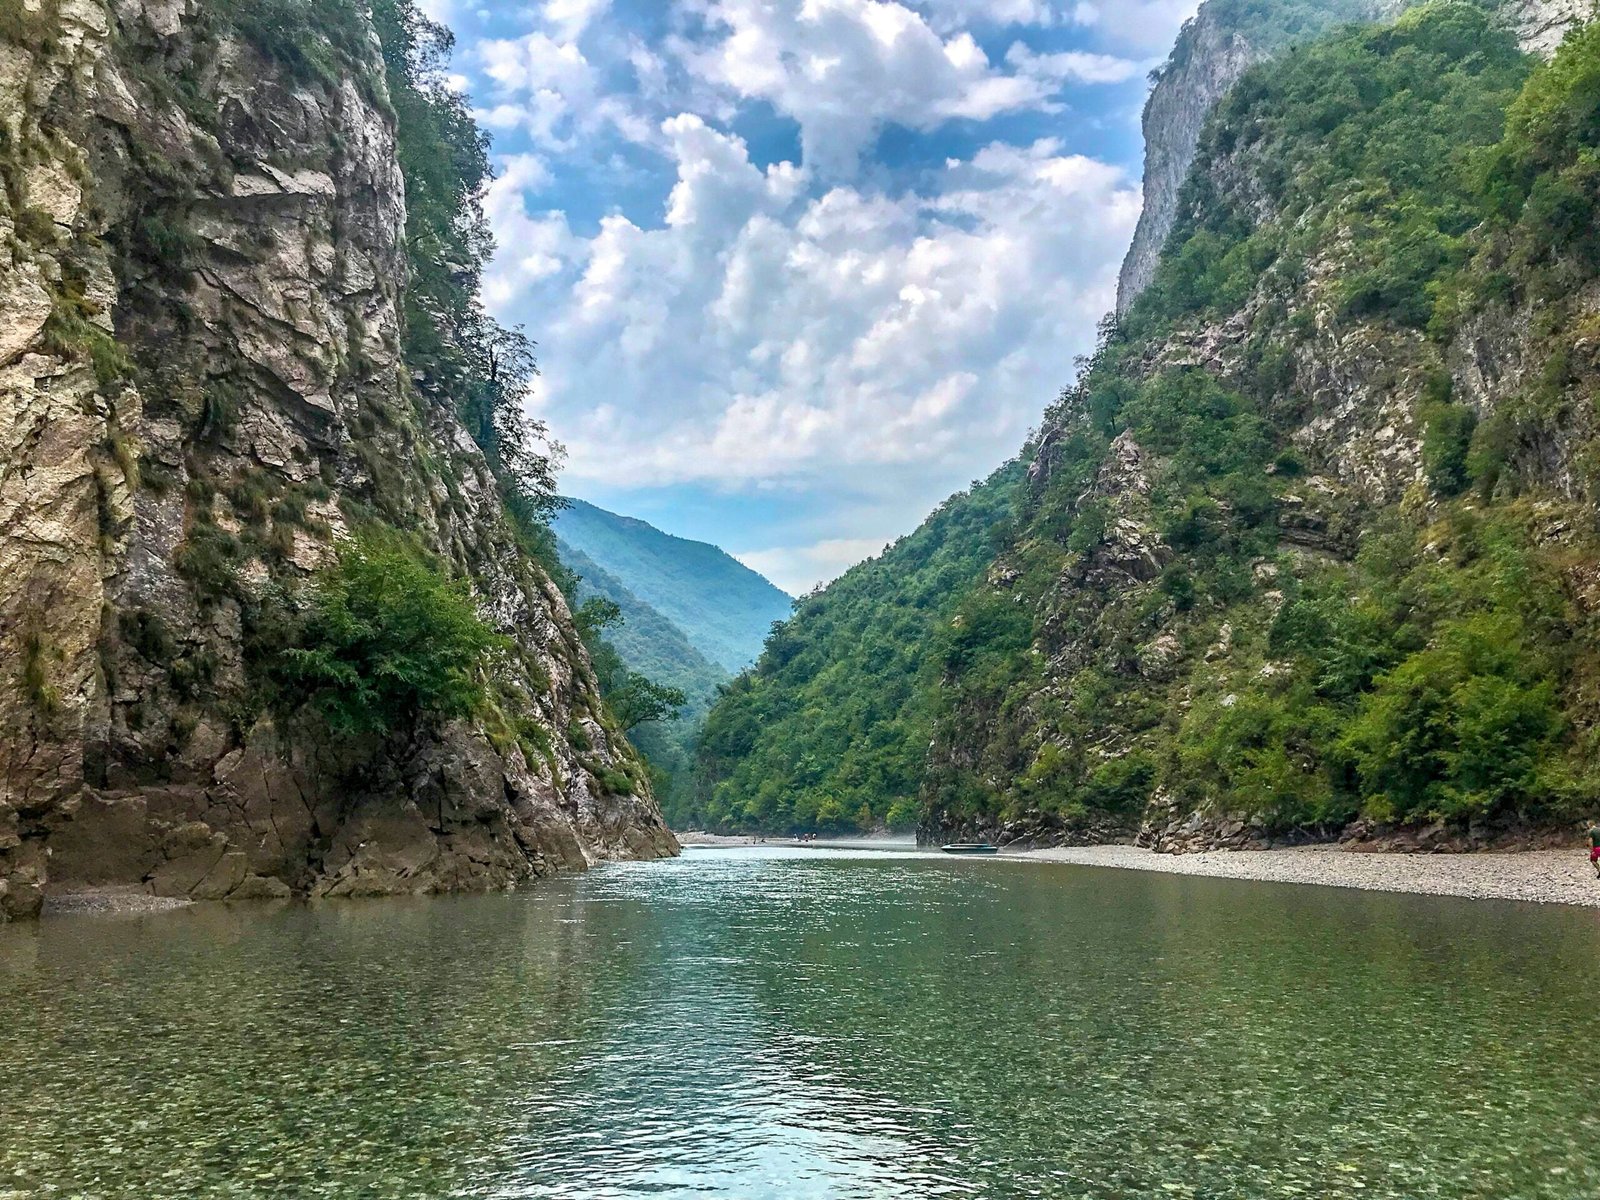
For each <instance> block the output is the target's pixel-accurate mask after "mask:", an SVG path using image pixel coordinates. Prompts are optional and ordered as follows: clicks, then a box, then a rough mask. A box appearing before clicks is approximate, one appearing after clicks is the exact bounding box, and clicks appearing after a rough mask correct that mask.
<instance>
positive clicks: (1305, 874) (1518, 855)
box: [999, 846, 1600, 908]
mask: <svg viewBox="0 0 1600 1200" xmlns="http://www.w3.org/2000/svg"><path fill="white" fill-rule="evenodd" d="M999 857H1001V858H1005V859H1011V860H1015V861H1020V862H1049V863H1064V864H1067V865H1069V866H1080V867H1101V868H1106V869H1111V870H1123V871H1152V872H1156V873H1158V874H1163V875H1193V876H1199V877H1203V878H1208V879H1242V880H1248V881H1251V882H1255V883H1301V884H1310V885H1314V886H1319V887H1343V888H1356V889H1358V890H1360V891H1372V892H1400V893H1406V894H1410V895H1419V896H1457V897H1461V898H1465V899H1470V900H1519V901H1523V902H1525V903H1531V904H1568V905H1577V906H1581V907H1585V908H1600V879H1597V878H1596V877H1595V873H1594V868H1592V867H1591V866H1590V865H1589V858H1588V854H1587V852H1586V850H1585V849H1584V848H1574V849H1571V850H1521V851H1513V852H1501V853H1496V852H1482V853H1476V854H1402V853H1371V854H1362V853H1355V852H1352V851H1349V850H1340V849H1339V848H1338V847H1336V846H1296V847H1290V848H1284V849H1279V850H1208V851H1205V852H1204V853H1201V854H1157V853H1156V852H1155V851H1154V850H1142V849H1140V848H1138V847H1137V846H1062V847H1056V848H1053V849H1047V850H1015V851H1011V850H1002V851H1001V852H1000V855H999Z"/></svg>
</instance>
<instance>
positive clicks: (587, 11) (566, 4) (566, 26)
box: [540, 0, 611, 42]
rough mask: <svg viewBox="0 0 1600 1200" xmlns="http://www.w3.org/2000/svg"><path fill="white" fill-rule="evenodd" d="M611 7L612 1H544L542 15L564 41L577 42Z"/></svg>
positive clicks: (541, 9)
mask: <svg viewBox="0 0 1600 1200" xmlns="http://www.w3.org/2000/svg"><path fill="white" fill-rule="evenodd" d="M610 7H611V0H544V4H543V5H542V6H541V8H540V15H541V16H542V17H543V18H544V21H545V24H546V25H548V26H551V27H552V28H554V29H556V30H557V31H558V32H559V33H560V35H561V37H562V38H563V39H564V40H566V41H569V42H575V41H577V40H578V39H579V38H580V37H582V36H583V34H584V31H585V30H587V29H588V28H589V26H590V24H591V23H592V22H593V21H594V20H595V19H596V18H598V17H600V16H603V15H604V14H605V12H606V10H607V9H609V8H610Z"/></svg>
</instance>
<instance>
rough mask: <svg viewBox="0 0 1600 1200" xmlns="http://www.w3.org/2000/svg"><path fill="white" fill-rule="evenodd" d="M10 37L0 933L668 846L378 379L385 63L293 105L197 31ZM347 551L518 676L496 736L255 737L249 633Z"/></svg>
mask: <svg viewBox="0 0 1600 1200" xmlns="http://www.w3.org/2000/svg"><path fill="white" fill-rule="evenodd" d="M17 4H18V0H12V2H11V3H10V4H8V5H7V6H6V7H5V9H4V10H0V173H3V181H4V189H3V190H0V242H3V243H4V245H5V253H4V254H0V663H3V664H4V671H3V675H0V919H3V918H4V917H5V916H6V915H12V916H15V915H27V914H30V913H32V912H35V911H37V909H38V907H39V904H40V902H41V898H42V895H43V893H44V889H45V888H46V887H47V886H55V885H62V886H73V885H97V884H136V885H143V886H145V887H147V888H149V889H151V890H153V891H155V892H157V893H158V894H163V895H179V896H193V897H201V898H224V897H233V898H239V897H249V896H269V895H286V894H289V893H290V892H300V893H305V892H312V893H318V894H377V893H387V892H415V891H429V890H444V889H456V888H485V887H498V886H504V885H508V884H512V883H515V882H517V881H520V880H523V879H526V878H529V877H531V876H534V875H537V874H540V873H542V872H545V871H547V870H552V869H557V868H562V867H579V866H582V865H584V864H586V863H589V862H592V861H594V860H596V859H599V858H607V857H649V856H657V855H664V854H670V853H673V852H675V850H676V844H675V842H674V840H673V839H672V836H671V834H670V833H669V832H668V831H667V829H666V828H665V826H664V824H663V823H662V821H661V818H660V815H659V812H658V811H657V809H656V806H655V803H654V801H653V800H652V799H651V797H650V794H649V789H648V785H647V783H646V782H645V772H644V771H643V769H642V765H641V764H640V763H639V762H638V760H637V758H636V757H635V755H634V754H633V752H632V750H631V749H630V748H629V747H628V746H627V744H626V742H625V741H624V740H623V739H622V738H621V736H620V734H619V733H618V732H617V731H616V730H615V728H614V726H612V724H611V723H610V721H609V718H607V717H606V716H605V715H604V709H603V705H602V704H601V703H600V701H599V698H598V695H597V693H596V686H595V683H594V680H593V677H592V674H591V671H590V669H589V665H588V661H587V658H586V656H585V654H584V651H583V648H582V646H581V644H580V643H579V641H578V638H577V635H576V633H575V631H574V629H573V626H572V622H571V618H570V614H569V613H568V611H567V609H566V606H565V604H564V601H563V599H562V597H561V594H560V592H559V591H558V590H557V589H556V588H555V587H554V586H553V585H552V584H551V582H550V581H549V580H548V579H547V578H546V577H545V576H544V575H543V573H542V572H541V571H540V570H539V569H538V568H537V567H536V566H534V565H533V564H532V563H531V562H530V561H529V560H528V558H527V557H526V556H525V555H524V554H523V553H522V552H521V550H520V549H519V547H518V544H517V542H516V541H515V539H514V537H513V536H512V533H511V531H510V529H509V527H508V525H507V523H506V520H505V517H504V514H503V512H502V510H501V506H500V501H499V499H498V491H497V488H496V486H495V481H494V479H493V478H492V476H491V474H490V472H489V470H488V467H487V465H486V463H485V461H484V459H483V457H482V455H481V454H480V452H479V451H478V450H477V448H476V446H475V445H474V444H473V442H472V440H471V439H470V438H469V437H468V436H467V434H466V433H465V431H464V430H463V428H462V426H461V424H460V422H459V421H458V420H457V418H456V416H455V415H454V411H453V409H452V407H451V406H450V404H449V403H448V401H446V400H443V399H441V398H429V397H426V396H424V395H422V394H421V393H420V392H419V390H418V388H417V387H416V386H414V384H413V382H412V380H411V379H410V377H409V373H408V371H407V369H406V366H405V364H404V362H403V361H402V358H401V353H400V317H399V306H400V300H401V290H400V289H401V288H402V287H403V286H404V281H405V278H406V269H407V268H406V255H405V250H404V246H403V242H402V238H403V231H404V226H405V189H404V186H403V181H402V178H401V174H400V169H399V166H398V164H397V161H396V155H395V139H394V130H393V126H392V121H393V117H392V115H391V114H390V112H389V110H388V107H387V103H386V100H385V97H384V90H383V83H382V69H381V65H380V64H379V62H378V57H377V55H378V48H377V45H376V42H375V40H372V39H370V38H369V40H370V41H371V44H370V46H368V47H366V49H365V51H364V57H365V58H366V60H367V64H366V69H364V70H361V71H358V72H350V73H347V75H346V76H343V77H338V76H327V75H321V76H319V75H317V74H316V73H306V72H299V73H297V72H294V71H291V70H289V69H288V68H286V67H285V66H284V65H283V64H282V63H281V62H280V61H278V60H276V59H270V58H268V57H266V56H265V55H263V54H262V53H261V52H260V51H259V50H258V49H256V48H255V47H254V46H253V45H252V44H250V43H249V42H248V41H247V40H245V39H243V38H241V37H239V36H237V35H235V34H234V33H232V32H231V31H230V29H229V27H228V26H226V25H225V24H223V22H222V21H220V20H219V19H218V18H217V17H216V16H215V13H214V8H215V6H213V5H211V4H210V3H208V2H205V0H117V2H116V3H115V4H106V3H102V2H101V0H20V6H21V7H20V10H19V9H18V7H17ZM352 514H362V515H371V516H376V517H378V518H380V519H382V520H385V521H387V522H389V523H391V524H394V525H397V526H400V527H402V528H405V529H407V530H409V531H411V532H413V533H415V534H417V535H418V537H419V538H420V539H421V540H422V541H423V542H424V543H425V544H426V545H427V546H428V547H429V548H430V549H431V550H433V551H434V552H435V553H437V554H438V555H439V556H440V557H441V558H442V559H443V560H444V561H445V562H446V563H448V564H450V566H451V567H452V568H453V569H454V570H455V571H456V572H457V573H459V574H460V575H461V576H463V577H465V578H469V579H470V580H471V581H472V584H473V589H474V593H475V596H476V598H477V600H478V602H479V605H480V608H481V611H482V612H483V614H484V615H485V617H486V618H487V619H489V620H490V621H491V623H492V624H494V625H495V626H496V627H497V628H498V629H499V630H500V631H502V632H503V633H505V634H507V635H509V636H510V637H511V638H512V639H513V649H512V651H511V652H509V653H508V654H506V655H505V656H504V657H503V661H502V662H501V663H500V664H499V665H498V667H497V677H498V686H497V689H496V695H497V697H498V699H497V701H496V704H497V707H496V709H495V711H494V712H492V713H490V714H488V715H486V716H484V717H483V718H481V719H478V720H474V721H471V722H455V723H452V724H448V725H445V726H443V727H432V726H427V725H419V726H418V727H417V728H415V729H411V730H407V731H404V732H401V733H397V734H395V735H394V736H392V737H389V738H386V739H376V740H372V739H369V740H368V741H367V742H354V743H352V742H349V741H343V742H340V741H336V740H332V739H326V738H318V737H315V736H311V735H310V734H309V733H307V732H306V731H303V730H300V729H298V728H284V729H278V728H275V726H274V723H273V721H272V720H271V719H270V718H269V717H267V716H264V715H262V714H261V713H260V712H258V711H255V710H254V709H253V708H252V706H251V705H250V704H249V703H248V702H247V698H248V694H249V687H248V678H247V676H248V666H247V648H246V643H247V640H248V629H247V625H248V617H249V613H250V611H251V607H252V602H253V600H254V599H255V598H257V597H259V596H261V595H263V594H265V593H266V592H267V591H268V590H270V589H273V588H281V587H284V586H294V585H296V584H297V583H298V582H300V581H303V580H304V579H306V578H307V577H308V576H309V575H310V573H312V572H314V571H315V570H316V569H317V568H318V567H319V566H321V565H323V564H324V562H325V561H326V560H327V559H328V557H329V554H330V549H331V547H332V546H333V545H334V544H335V542H336V540H337V539H338V537H339V536H340V534H341V533H342V532H344V531H345V530H346V529H347V527H348V525H349V522H350V521H351V520H352V519H353V518H352Z"/></svg>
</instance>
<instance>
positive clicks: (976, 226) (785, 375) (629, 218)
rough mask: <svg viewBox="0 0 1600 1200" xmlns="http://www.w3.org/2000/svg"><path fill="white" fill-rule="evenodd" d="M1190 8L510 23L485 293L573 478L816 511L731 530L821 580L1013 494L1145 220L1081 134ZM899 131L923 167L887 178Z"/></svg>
mask: <svg viewBox="0 0 1600 1200" xmlns="http://www.w3.org/2000/svg"><path fill="white" fill-rule="evenodd" d="M429 3H431V4H432V5H433V6H434V7H435V8H436V9H437V8H440V7H441V6H445V5H447V4H448V0H429ZM458 7H459V8H461V9H462V10H465V8H466V6H464V5H463V6H458ZM1193 7H1194V0H1117V3H1115V4H1113V3H1111V2H1110V0H682V2H681V3H680V4H677V5H675V6H673V7H672V8H671V9H670V10H663V12H662V13H661V14H659V15H660V16H661V20H660V21H658V22H656V23H654V24H650V23H648V22H644V23H641V22H639V21H636V20H632V19H630V18H629V17H628V16H627V11H628V6H625V5H612V4H611V2H610V0H529V3H527V4H525V5H523V6H520V7H517V8H516V9H515V10H514V12H513V10H512V9H510V8H507V9H504V10H498V9H497V10H494V11H493V13H492V14H491V16H492V24H490V25H489V26H487V28H491V29H492V30H493V33H494V36H487V37H480V38H478V39H474V40H473V41H472V42H470V43H469V44H467V45H466V46H465V47H464V48H463V53H462V55H461V57H460V59H459V60H458V63H459V65H461V66H462V67H463V69H464V70H466V71H468V72H469V73H470V76H471V79H472V83H473V86H472V93H473V96H474V99H475V101H476V104H477V106H478V110H477V111H478V112H479V116H480V119H481V120H483V122H484V123H485V124H486V125H487V126H488V127H489V128H490V129H491V130H492V131H493V132H494V133H495V134H496V140H497V146H498V147H499V148H500V150H501V154H500V159H499V167H500V177H499V178H498V179H497V180H496V182H495V183H494V184H493V186H492V187H491V188H490V190H489V192H488V195H487V197H486V210H487V212H488V214H489V217H490V220H491V222H492V224H493V226H494V228H495V231H496V235H497V240H498V244H499V252H498V255H497V257H496V260H495V262H494V264H493V268H492V270H491V272H490V273H489V276H488V278H487V279H486V296H487V299H488V301H489V303H490V305H491V307H492V308H494V310H495V311H496V312H497V314H498V315H500V316H501V317H502V318H503V319H506V320H509V321H512V322H516V323H521V324H525V325H526V326H527V327H528V329H529V330H530V332H531V333H532V334H533V335H534V336H536V337H537V339H538V341H539V343H540V358H541V367H542V369H543V378H542V380H541V382H540V386H539V390H538V391H537V393H536V394H535V397H534V399H533V401H532V403H533V405H534V406H535V407H536V408H537V410H538V415H540V416H542V417H545V418H547V419H548V420H549V421H550V423H551V425H552V427H553V428H554V430H555V431H556V433H557V435H558V436H559V437H560V438H561V440H562V441H563V442H565V443H566V445H567V446H568V449H569V451H570V458H569V463H568V467H567V474H566V480H567V484H568V486H569V487H570V488H571V490H573V491H574V492H575V493H576V494H579V495H584V494H586V493H587V494H591V495H593V494H596V493H605V494H607V495H610V496H612V497H614V498H615V497H617V496H619V495H620V494H622V493H625V492H627V491H628V489H638V490H640V492H641V494H644V493H646V492H649V494H651V495H656V496H665V495H669V494H671V495H677V494H680V489H687V493H683V494H693V495H695V496H697V497H701V498H706V497H713V496H714V497H719V498H720V497H727V496H729V495H738V496H741V497H746V496H759V497H761V498H762V502H761V505H760V507H761V508H762V511H763V512H764V513H767V514H770V513H772V512H775V511H782V512H784V513H786V514H791V513H792V515H785V516H783V517H781V518H773V517H771V516H770V515H768V516H766V517H764V518H763V519H762V520H761V521H759V522H757V521H754V520H752V521H751V523H750V524H749V527H748V536H745V535H744V529H745V522H744V521H743V519H742V518H741V519H740V521H739V529H740V531H741V532H740V534H739V535H738V536H736V537H734V538H731V539H730V538H723V539H722V540H724V541H725V542H726V543H727V544H729V546H730V549H732V550H734V551H735V552H739V553H741V556H742V557H743V558H744V559H745V560H746V561H747V562H749V563H750V564H751V565H753V566H755V567H756V568H757V569H759V570H762V571H763V572H764V573H767V574H768V575H769V576H771V577H772V578H774V579H775V580H777V581H778V582H779V583H780V584H781V585H783V586H785V587H787V588H790V589H791V590H805V588H807V587H808V586H809V585H810V584H811V583H813V582H815V581H816V580H817V579H820V578H831V577H832V576H834V575H837V574H838V573H839V572H840V571H841V570H843V569H844V568H845V567H847V566H848V565H849V564H850V563H851V562H854V561H856V560H858V559H859V558H861V557H863V556H865V555H867V554H871V553H875V552H876V551H877V550H879V549H880V548H881V547H882V545H883V544H884V543H885V542H886V541H888V540H891V539H892V538H893V537H894V536H897V535H898V534H900V533H904V532H906V531H908V530H909V529H910V528H911V527H912V526H913V525H915V523H916V522H917V520H918V519H920V517H921V516H922V515H923V514H925V513H926V512H927V511H929V510H931V508H932V507H933V506H935V505H936V504H937V503H938V502H939V501H940V500H941V499H943V498H944V497H945V496H946V495H948V494H949V493H950V492H951V491H952V490H954V489H955V488H958V487H961V486H964V485H965V483H966V481H968V480H969V479H971V478H973V477H974V476H981V475H984V474H987V473H988V471H989V470H991V469H992V468H993V467H994V466H995V465H997V464H998V463H999V462H1001V461H1002V460H1003V459H1005V458H1006V457H1007V456H1008V455H1010V454H1011V453H1014V452H1015V450H1016V449H1017V447H1018V445H1019V444H1020V442H1021V439H1022V436H1023V434H1024V432H1025V431H1026V429H1027V427H1028V426H1029V425H1030V424H1032V423H1033V422H1034V421H1035V420H1037V417H1038V414H1039V412H1040V411H1041V410H1042V408H1043V407H1044V405H1045V404H1046V403H1047V402H1048V401H1049V399H1050V398H1051V396H1053V394H1054V393H1055V391H1056V389H1058V388H1059V387H1060V386H1061V385H1062V384H1064V383H1066V382H1068V381H1069V376H1070V372H1071V364H1072V359H1073V357H1074V355H1075V354H1077V353H1080V352H1082V351H1084V350H1087V349H1088V348H1089V347H1090V345H1091V343H1092V340H1093V337H1094V331H1095V327H1096V324H1097V322H1098V320H1099V318H1100V317H1101V316H1102V315H1103V314H1104V313H1105V312H1106V311H1107V310H1108V309H1109V308H1110V307H1111V305H1112V302H1113V299H1114V290H1115V275H1116V269H1117V267H1118V265H1119V263H1120V259H1121V255H1122V252H1123V250H1124V248H1125V247H1126V245H1127V241H1128V238H1129V236H1130V234H1131V231H1132V228H1133V225H1134V223H1135V221H1136V219H1137V216H1138V208H1139V196H1138V190H1137V183H1136V181H1135V180H1134V179H1132V178H1131V177H1130V174H1129V173H1128V171H1125V170H1123V169H1121V168H1119V167H1117V166H1114V165H1111V164H1108V163H1107V162H1104V161H1099V160H1097V159H1096V158H1093V157H1088V156H1086V155H1084V154H1082V153H1078V152H1075V151H1076V150H1078V149H1079V148H1081V147H1082V146H1084V145H1087V144H1096V143H1094V142H1092V141H1090V140H1089V139H1085V138H1081V137H1080V136H1079V130H1080V129H1087V128H1089V127H1090V126H1091V125H1092V124H1093V123H1094V122H1095V121H1097V120H1101V118H1104V117H1105V116H1106V115H1107V114H1108V113H1114V114H1115V116H1116V119H1117V120H1118V121H1119V122H1124V123H1125V117H1126V114H1127V110H1128V109H1129V108H1130V107H1131V105H1132V103H1133V99H1134V97H1133V95H1132V93H1133V92H1134V91H1135V90H1136V89H1135V88H1131V87H1128V86H1126V85H1128V84H1130V83H1132V82H1134V81H1137V80H1138V79H1139V78H1140V76H1141V75H1142V73H1143V71H1144V70H1145V69H1147V68H1148V66H1150V65H1151V61H1152V59H1151V55H1152V54H1153V53H1158V52H1159V51H1160V50H1164V49H1165V46H1166V44H1167V43H1169V42H1170V39H1171V36H1172V34H1173V33H1175V32H1176V28H1177V26H1178V24H1179V23H1180V22H1181V20H1182V19H1183V17H1184V16H1186V15H1188V13H1189V12H1190V11H1192V9H1193ZM479 11H480V12H488V11H489V10H479ZM484 19H485V20H490V18H488V17H486V18H484ZM1093 97H1106V99H1105V101H1104V102H1103V103H1101V104H1099V107H1098V108H1097V107H1096V105H1097V103H1099V102H1097V101H1095V100H1094V99H1093ZM1069 102H1070V106H1071V109H1070V112H1069V109H1068V104H1069ZM1040 113H1059V114H1060V116H1059V117H1058V118H1056V120H1057V121H1058V124H1057V126H1056V129H1057V130H1059V133H1060V136H1059V137H1058V138H1045V139H1042V140H1035V134H1036V133H1037V131H1038V129H1039V127H1040V122H1039V120H1038V114H1040ZM1074 113H1082V114H1083V115H1082V117H1078V116H1074V115H1071V114H1074ZM791 123H792V124H791ZM953 124H956V125H957V126H958V132H957V133H955V134H953V135H952V134H950V133H949V130H950V128H951V127H952V125H953ZM1103 124H1104V122H1103V121H1102V125H1103ZM891 127H894V128H898V129H900V130H902V131H906V132H907V133H908V135H909V136H914V137H915V138H916V139H918V141H919V145H918V148H917V153H916V154H915V155H914V156H912V158H911V160H910V161H909V162H907V163H893V164H886V163H882V162H874V161H871V158H870V155H869V154H868V153H867V152H868V151H869V150H870V149H871V148H872V147H873V146H874V145H875V143H876V139H877V138H878V135H879V134H880V133H881V132H882V131H883V130H885V129H887V128H891ZM1129 128H1131V126H1129ZM1023 130H1026V131H1027V132H1025V133H1024V132H1022V131H1023ZM736 131H737V132H736ZM739 132H743V133H747V134H749V135H750V136H751V138H752V139H753V140H754V142H755V147H756V148H755V150H754V151H753V150H752V147H751V145H750V144H747V142H746V141H745V140H744V138H742V137H741V136H739ZM796 135H797V136H798V142H799V153H798V154H796V153H795V150H794V148H793V142H792V141H791V140H790V139H791V138H793V137H795V136H796ZM1105 141H1106V139H1105V137H1104V136H1101V138H1100V141H1099V143H1098V146H1097V149H1099V151H1100V152H1102V153H1103V152H1104V149H1103V147H1104V145H1105ZM864 157H865V158H866V160H867V161H865V162H864V161H863V158H864ZM1128 158H1129V161H1131V159H1132V156H1131V155H1130V156H1128ZM785 159H794V160H795V161H784V160H785ZM941 159H943V161H942V163H941ZM930 162H931V163H939V164H940V165H938V166H935V167H929V166H927V165H925V164H928V163H930ZM618 181H622V185H623V186H622V187H621V188H620V190H619V188H618V187H617V186H616V185H617V184H618ZM650 489H661V490H660V491H659V492H651V491H650ZM774 498H779V499H774ZM706 503H716V504H720V503H724V501H723V500H722V499H717V500H715V501H714V502H713V501H710V500H707V501H706ZM726 503H729V504H732V503H733V502H732V501H726ZM614 506H616V507H620V508H623V509H624V510H625V509H626V508H627V504H626V502H625V500H623V499H617V500H614ZM667 524H668V526H669V527H671V522H670V521H668V522H667Z"/></svg>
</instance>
